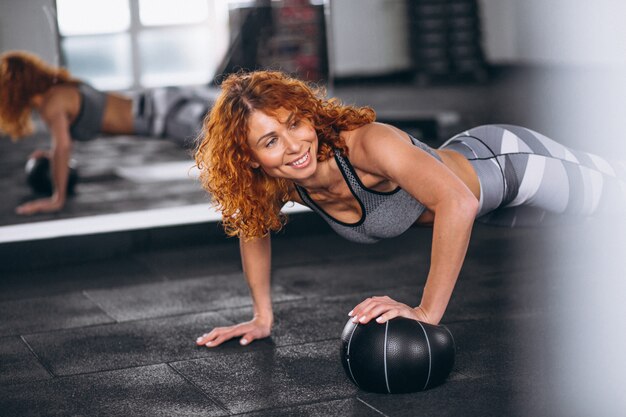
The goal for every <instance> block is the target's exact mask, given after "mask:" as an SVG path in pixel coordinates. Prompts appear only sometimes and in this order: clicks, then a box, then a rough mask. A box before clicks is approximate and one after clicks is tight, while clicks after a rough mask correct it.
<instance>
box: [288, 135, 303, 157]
mask: <svg viewBox="0 0 626 417" xmlns="http://www.w3.org/2000/svg"><path fill="white" fill-rule="evenodd" d="M286 144H287V151H288V152H289V153H298V152H300V141H299V140H297V139H295V138H293V137H290V136H287V138H286Z"/></svg>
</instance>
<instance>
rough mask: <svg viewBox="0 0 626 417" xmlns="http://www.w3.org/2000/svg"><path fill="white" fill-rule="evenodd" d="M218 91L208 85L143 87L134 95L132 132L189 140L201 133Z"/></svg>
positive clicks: (182, 140) (183, 140) (179, 140)
mask: <svg viewBox="0 0 626 417" xmlns="http://www.w3.org/2000/svg"><path fill="white" fill-rule="evenodd" d="M217 94H218V91H217V90H216V89H211V88H208V87H162V88H154V89H151V90H146V91H144V92H142V93H140V94H138V95H137V96H136V97H134V98H133V120H134V122H133V124H134V126H133V127H134V131H135V134H137V135H143V136H152V137H156V138H161V137H164V138H169V139H173V140H175V141H177V142H181V143H186V142H190V141H191V140H193V139H195V138H196V136H197V135H198V134H199V133H200V130H201V129H202V122H203V120H204V116H205V115H206V114H207V113H208V112H209V110H211V107H212V106H213V103H214V102H215V99H216V98H217Z"/></svg>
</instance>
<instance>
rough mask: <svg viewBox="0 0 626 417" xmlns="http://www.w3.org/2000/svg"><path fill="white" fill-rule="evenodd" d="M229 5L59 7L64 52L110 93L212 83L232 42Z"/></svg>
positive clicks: (158, 0)
mask: <svg viewBox="0 0 626 417" xmlns="http://www.w3.org/2000/svg"><path fill="white" fill-rule="evenodd" d="M228 7H229V5H228V2H225V1H223V0H185V1H179V0H57V21H58V25H59V33H60V37H61V49H62V51H63V54H64V56H65V59H66V64H67V67H68V69H69V70H70V71H71V72H72V74H74V75H75V76H76V77H78V78H81V79H84V80H87V81H89V82H90V83H92V84H93V85H94V86H95V87H97V88H99V89H102V90H127V89H141V88H146V87H156V86H164V85H184V84H187V85H190V84H204V83H207V82H209V81H210V80H211V79H212V78H213V77H214V75H215V71H216V68H217V66H218V65H219V63H220V61H221V59H222V57H223V56H224V54H225V52H226V49H227V47H228V42H229V29H228Z"/></svg>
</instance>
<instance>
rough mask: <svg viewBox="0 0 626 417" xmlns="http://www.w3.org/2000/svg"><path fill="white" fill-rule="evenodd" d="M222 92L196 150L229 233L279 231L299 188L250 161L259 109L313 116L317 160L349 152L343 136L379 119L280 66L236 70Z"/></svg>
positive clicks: (204, 183)
mask: <svg viewBox="0 0 626 417" xmlns="http://www.w3.org/2000/svg"><path fill="white" fill-rule="evenodd" d="M221 87H222V92H221V94H220V96H219V98H218V99H217V101H216V103H215V105H214V107H213V108H212V110H211V112H210V113H209V114H208V115H207V117H206V118H205V121H204V129H203V133H202V135H201V137H200V138H199V142H198V145H197V147H196V152H195V160H196V165H197V167H198V168H199V170H200V181H201V183H202V186H203V187H204V189H206V190H207V191H208V192H209V193H211V194H212V196H213V199H214V202H215V203H216V204H217V206H218V208H219V210H220V211H221V212H222V222H223V225H224V229H225V231H226V233H227V234H228V235H229V236H240V237H243V238H245V239H248V238H255V237H262V236H265V235H266V234H267V233H269V232H270V231H278V230H280V229H281V228H282V227H283V226H284V224H285V222H286V218H285V217H284V216H283V215H282V214H281V213H280V209H281V208H282V206H283V205H284V204H285V203H286V202H287V201H289V200H290V195H291V193H292V192H294V189H293V184H292V183H291V181H288V180H285V179H281V178H273V177H270V176H268V175H266V174H265V173H264V172H263V171H262V170H260V169H253V168H252V167H251V166H250V162H251V161H252V153H251V151H250V148H249V146H248V141H247V138H248V120H249V118H250V115H251V114H252V112H254V111H262V112H264V113H266V114H275V112H276V111H277V110H278V109H281V108H283V109H286V110H287V111H289V112H293V113H294V115H295V116H296V117H298V118H301V119H306V120H308V121H309V122H310V123H311V124H312V126H313V127H314V128H315V131H316V133H317V136H318V140H319V146H318V149H319V150H318V154H317V159H318V161H324V160H326V159H328V158H330V157H331V156H332V155H333V150H334V149H338V150H340V151H341V152H343V153H346V154H347V152H348V149H347V147H346V144H345V143H344V141H343V140H342V139H341V138H340V137H339V133H340V132H341V131H344V130H353V129H356V128H357V127H360V126H363V125H365V124H367V123H371V122H373V121H374V120H375V118H376V115H375V113H374V110H372V109H371V108H369V107H355V106H346V105H343V104H341V103H340V102H339V100H337V99H328V98H326V91H325V90H324V89H323V88H320V87H316V86H313V85H310V84H307V83H305V82H303V81H301V80H298V79H295V78H291V77H289V76H288V75H286V74H284V73H282V72H277V71H255V72H250V73H243V72H242V73H236V74H232V75H230V76H228V77H227V78H226V79H225V80H224V81H223V83H222V86H221Z"/></svg>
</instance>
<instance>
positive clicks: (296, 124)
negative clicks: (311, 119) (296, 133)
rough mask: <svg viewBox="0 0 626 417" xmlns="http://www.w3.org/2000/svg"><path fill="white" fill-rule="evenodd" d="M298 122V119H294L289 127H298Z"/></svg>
mask: <svg viewBox="0 0 626 417" xmlns="http://www.w3.org/2000/svg"><path fill="white" fill-rule="evenodd" d="M299 124H300V120H296V121H294V122H293V123H291V126H290V127H291V128H292V129H295V128H296V127H298V125H299Z"/></svg>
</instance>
